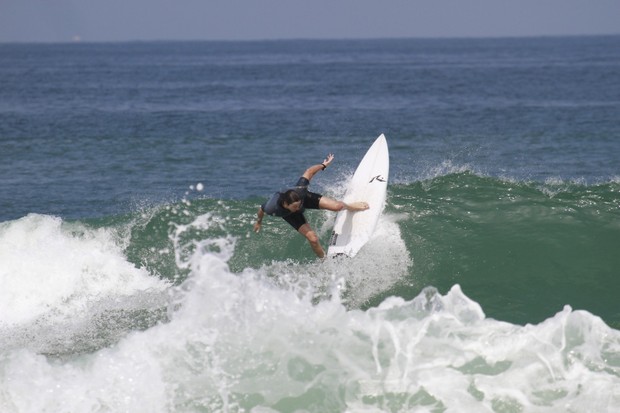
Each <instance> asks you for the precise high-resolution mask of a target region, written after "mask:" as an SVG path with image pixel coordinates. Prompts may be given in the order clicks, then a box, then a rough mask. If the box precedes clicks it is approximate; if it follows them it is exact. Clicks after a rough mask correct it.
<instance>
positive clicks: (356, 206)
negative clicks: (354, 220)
mask: <svg viewBox="0 0 620 413" xmlns="http://www.w3.org/2000/svg"><path fill="white" fill-rule="evenodd" d="M368 208H370V206H369V205H368V202H351V203H350V204H347V209H348V210H349V211H365V210H367V209H368Z"/></svg>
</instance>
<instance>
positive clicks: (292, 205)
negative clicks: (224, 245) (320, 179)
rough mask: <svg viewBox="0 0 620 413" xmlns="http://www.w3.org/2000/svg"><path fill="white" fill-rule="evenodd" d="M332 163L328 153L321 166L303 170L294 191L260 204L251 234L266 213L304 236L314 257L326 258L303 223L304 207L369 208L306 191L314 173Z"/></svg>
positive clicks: (330, 209)
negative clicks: (281, 219)
mask: <svg viewBox="0 0 620 413" xmlns="http://www.w3.org/2000/svg"><path fill="white" fill-rule="evenodd" d="M333 160H334V154H331V153H330V154H329V155H327V158H325V160H324V161H323V162H322V163H320V164H317V165H313V166H311V167H309V168H308V169H306V172H304V174H303V175H302V176H301V178H299V180H298V181H297V184H295V186H294V187H293V188H290V189H289V190H287V191H285V192H276V193H275V194H274V195H273V196H272V197H271V198H270V199H269V201H267V202H265V203H264V204H263V205H261V207H260V208H259V209H258V217H257V220H256V223H255V224H254V231H256V232H258V231H260V229H261V225H262V222H263V217H264V216H265V214H267V215H274V216H277V217H282V218H284V220H285V221H286V222H288V223H289V224H291V226H292V227H293V228H295V229H296V230H297V231H298V232H299V233H300V234H301V235H303V236H304V237H306V239H307V240H308V242H309V243H310V246H311V247H312V251H314V253H315V254H316V255H317V257H319V258H323V257H324V256H325V251H324V250H323V247H321V244H320V243H319V237H318V236H317V235H316V233H315V232H314V231H313V230H312V228H310V225H309V224H308V222H307V221H306V217H305V216H304V210H305V209H306V208H308V209H327V210H329V211H341V210H343V209H347V210H349V211H363V210H366V209H368V203H366V202H353V203H351V204H345V203H344V202H342V201H335V200H333V199H329V198H327V197H325V196H322V195H320V194H315V193H314V192H310V191H308V186H309V185H310V180H311V179H312V177H313V176H314V175H315V174H316V173H317V172H319V171H323V170H325V168H327V167H328V166H329V164H331V163H332V161H333Z"/></svg>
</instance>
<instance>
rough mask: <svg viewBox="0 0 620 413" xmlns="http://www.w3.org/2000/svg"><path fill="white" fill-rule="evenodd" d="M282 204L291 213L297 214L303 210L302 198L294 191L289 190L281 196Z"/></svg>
mask: <svg viewBox="0 0 620 413" xmlns="http://www.w3.org/2000/svg"><path fill="white" fill-rule="evenodd" d="M280 204H281V205H282V207H284V208H285V209H288V210H289V211H291V212H297V211H299V210H300V209H301V204H302V202H301V198H300V196H299V194H298V193H297V192H295V191H294V190H293V189H289V190H288V191H286V192H285V193H283V194H282V195H280Z"/></svg>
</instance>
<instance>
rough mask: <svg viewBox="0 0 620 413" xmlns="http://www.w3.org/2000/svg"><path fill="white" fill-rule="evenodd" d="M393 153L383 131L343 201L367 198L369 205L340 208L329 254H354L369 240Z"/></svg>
mask: <svg viewBox="0 0 620 413" xmlns="http://www.w3.org/2000/svg"><path fill="white" fill-rule="evenodd" d="M389 171H390V156H389V153H388V146H387V141H386V140H385V136H384V135H383V134H381V136H379V137H378V138H377V139H376V140H375V142H374V143H373V144H372V146H371V147H370V149H368V152H366V155H364V158H363V159H362V161H361V162H360V164H359V165H358V167H357V169H356V170H355V173H354V174H353V178H351V182H349V186H348V187H347V191H346V193H345V196H344V199H343V201H344V202H345V203H350V202H358V201H365V202H368V205H369V206H370V208H369V209H367V210H365V211H358V212H351V211H340V212H338V215H336V222H335V224H334V230H333V232H332V236H331V239H330V241H329V248H328V249H327V255H328V256H329V255H338V254H345V255H347V256H349V257H353V256H355V254H357V253H358V251H359V250H360V249H361V248H362V247H363V246H364V244H366V243H367V242H368V240H369V239H370V237H371V236H372V234H373V232H374V231H375V227H376V226H377V222H378V221H379V217H380V216H381V213H382V212H383V207H384V206H385V197H386V193H387V184H388V175H389Z"/></svg>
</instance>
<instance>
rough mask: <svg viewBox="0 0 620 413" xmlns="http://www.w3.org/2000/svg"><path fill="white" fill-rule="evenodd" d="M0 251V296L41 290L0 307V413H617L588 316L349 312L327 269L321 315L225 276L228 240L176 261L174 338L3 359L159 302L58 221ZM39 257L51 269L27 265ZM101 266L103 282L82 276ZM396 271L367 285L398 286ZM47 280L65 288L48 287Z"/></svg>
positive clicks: (614, 369)
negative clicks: (116, 312) (76, 323)
mask: <svg viewBox="0 0 620 413" xmlns="http://www.w3.org/2000/svg"><path fill="white" fill-rule="evenodd" d="M214 224H217V225H220V224H221V223H220V224H218V223H217V220H216V219H214V218H213V217H211V216H209V215H207V216H203V217H200V218H199V219H197V220H196V221H195V222H194V224H192V225H200V226H203V227H204V226H209V225H214ZM186 229H187V227H179V228H178V230H177V232H176V233H175V234H173V235H174V237H176V239H181V238H182V237H181V236H180V234H181V233H182V232H183V231H185V230H186ZM0 239H1V240H2V241H1V242H2V244H1V245H2V247H3V255H2V257H1V258H2V260H1V261H0V263H1V264H2V266H3V267H2V277H3V278H2V280H3V281H5V280H7V278H6V277H7V275H6V274H10V273H15V270H16V269H18V268H20V265H19V261H18V258H22V259H28V260H29V261H30V263H28V264H26V263H25V264H24V265H28V266H29V267H28V268H29V271H33V272H34V273H35V274H37V275H36V278H35V281H36V282H32V283H28V282H26V281H24V280H22V281H21V282H18V281H15V280H13V281H12V282H13V283H14V284H15V283H16V284H17V285H16V286H14V284H11V285H12V286H11V287H10V288H12V289H11V290H9V289H8V288H7V289H5V285H8V284H4V283H3V284H2V297H3V298H6V299H9V300H12V302H13V303H16V305H20V306H21V307H20V308H21V309H23V311H25V312H26V314H20V313H18V312H16V311H13V310H12V309H10V308H9V307H8V306H4V307H2V313H1V317H2V318H1V319H0V322H2V325H3V329H2V331H1V332H0V334H2V341H0V345H1V346H2V347H0V411H1V412H44V411H50V412H149V413H152V412H202V411H208V412H211V411H213V412H215V411H231V412H236V411H254V412H273V411H280V412H289V411H290V412H293V411H321V412H330V411H334V412H336V411H350V412H384V411H389V412H405V411H407V412H554V413H555V412H597V413H601V412H610V413H611V412H616V411H619V410H620V392H619V389H620V332H618V331H616V330H613V329H610V328H609V327H607V326H606V325H605V324H604V323H603V322H602V321H601V320H600V319H599V318H598V317H596V316H593V315H591V314H589V313H587V312H583V311H572V310H571V309H570V308H569V307H566V308H565V309H564V310H563V311H562V312H560V313H558V314H556V315H555V316H553V317H551V318H549V319H548V320H546V321H545V322H543V323H540V324H538V325H527V326H518V325H513V324H509V323H505V322H499V321H496V320H492V319H487V318H485V316H484V313H483V310H482V309H481V308H480V306H479V305H478V304H477V303H475V302H473V301H471V300H470V299H468V298H467V297H466V296H465V294H463V292H462V291H461V289H460V288H459V286H454V287H453V288H452V289H451V290H450V291H449V292H447V293H446V294H445V295H441V294H439V293H438V292H437V291H435V290H434V289H432V288H427V289H425V290H424V291H423V292H422V293H421V294H420V295H419V296H418V297H416V298H415V299H413V300H411V301H405V300H403V299H401V298H397V297H392V298H389V299H387V300H385V301H384V302H383V303H382V304H381V305H380V306H378V307H376V308H371V309H369V310H367V311H361V310H349V309H347V306H345V305H344V304H343V302H342V301H341V294H340V291H341V290H340V289H341V288H344V287H343V284H342V283H341V282H340V281H339V280H340V279H341V278H342V277H343V276H348V274H349V273H350V272H351V271H353V270H352V269H351V268H349V269H347V271H348V272H347V273H339V272H337V271H338V270H337V268H338V267H330V266H329V265H325V266H324V272H325V274H323V276H324V277H325V279H331V280H332V282H331V283H327V284H326V285H325V286H324V288H326V289H330V291H329V294H326V295H325V297H329V298H326V299H324V300H322V301H320V302H318V303H317V302H315V301H313V297H314V294H313V293H312V292H311V291H308V290H309V289H310V290H311V289H314V288H316V285H315V284H313V283H312V282H311V281H309V280H307V279H306V277H305V275H304V273H303V271H304V268H303V267H294V268H293V269H292V271H294V272H295V277H293V278H290V277H289V281H290V282H288V283H283V282H281V281H282V279H283V278H284V277H285V276H286V274H279V277H273V276H272V275H273V274H270V276H267V275H266V273H267V272H271V273H273V272H274V271H275V272H277V271H279V269H278V268H277V267H272V268H270V269H269V271H266V270H265V269H261V270H253V269H247V270H245V271H244V272H242V273H241V274H233V273H231V272H230V271H229V269H228V266H227V264H226V260H227V259H228V258H229V257H230V255H231V254H232V252H233V249H234V240H233V239H231V238H228V237H224V238H221V239H212V240H204V241H202V242H196V243H195V248H194V249H193V251H194V252H193V254H189V255H184V254H179V255H178V256H177V259H178V261H179V262H178V264H179V265H180V266H183V267H186V268H187V269H189V270H190V272H191V275H190V277H189V278H188V279H187V281H186V282H185V283H184V284H183V285H181V286H180V287H176V288H169V289H168V293H169V302H168V304H169V321H168V322H165V323H160V324H157V325H155V326H151V327H150V328H147V329H146V330H144V331H139V330H135V331H133V332H130V333H127V334H126V335H125V336H124V337H123V338H122V339H120V340H119V341H115V342H114V343H113V344H110V345H109V346H108V347H106V348H103V349H101V350H97V351H91V352H81V353H79V354H67V352H66V351H65V352H64V355H63V356H62V357H51V356H45V355H42V354H41V351H39V350H38V347H37V346H34V347H31V346H28V345H25V346H15V345H13V344H12V337H11V336H10V332H11V328H15V327H16V326H17V327H20V326H21V327H24V328H26V327H28V328H30V329H29V330H28V331H29V332H30V333H31V334H32V335H33V338H34V341H35V342H37V341H42V337H37V334H41V335H43V336H44V335H45V334H46V330H45V328H41V329H38V330H37V329H36V328H35V327H32V323H33V320H40V321H39V326H40V325H45V324H46V323H48V322H49V320H50V319H51V320H52V321H51V322H52V323H55V322H58V320H66V319H67V317H69V318H70V317H77V319H78V320H79V319H82V318H83V319H88V317H86V316H85V315H86V314H88V313H89V312H91V311H94V312H95V313H98V312H100V309H98V307H97V306H96V305H94V304H93V303H98V302H101V301H102V300H103V301H107V300H111V299H116V298H119V297H131V296H133V297H142V294H147V293H146V292H145V288H144V287H145V286H147V285H148V286H149V288H151V289H153V290H156V291H161V288H162V286H163V283H162V282H161V281H159V280H157V279H156V278H154V277H152V276H148V275H147V274H146V273H145V272H144V271H142V270H138V269H136V268H135V267H133V266H132V265H131V264H129V263H128V262H127V261H126V260H125V259H123V257H122V254H121V253H120V249H119V248H118V247H114V245H115V242H113V239H114V237H113V236H112V235H111V234H109V233H106V232H105V231H103V232H101V231H94V232H89V231H88V230H86V229H84V228H82V230H81V232H77V233H76V232H73V233H72V232H67V231H66V229H63V225H62V223H61V222H60V221H59V220H56V219H53V218H49V217H32V216H29V217H27V218H25V219H24V220H20V221H14V222H13V223H11V224H10V226H8V227H7V226H4V227H2V228H1V229H0ZM37 240H38V241H37ZM43 240H46V241H45V242H43ZM48 243H51V245H52V246H51V247H50V248H51V250H50V252H49V253H48V254H46V255H42V256H32V255H29V254H33V253H35V251H36V250H38V249H45V248H44V247H45V245H47V244H48ZM33 245H35V246H36V248H32V246H33ZM5 248H13V249H12V250H11V251H9V252H6V251H5ZM29 249H30V250H29ZM72 251H73V252H76V253H75V254H73V255H71V254H72V253H71V252H72ZM20 253H21V255H20ZM101 255H103V257H104V258H101ZM69 257H70V258H71V259H69ZM77 257H81V258H79V259H78V258H77ZM37 262H38V265H37V264H36V263H37ZM103 263H106V264H107V265H108V266H106V267H105V268H107V269H108V270H106V271H104V272H102V273H97V274H98V275H93V274H92V273H90V272H88V271H86V274H84V268H91V267H93V268H94V267H96V265H99V264H103ZM77 264H79V265H77ZM110 266H111V267H110ZM353 267H354V266H353ZM48 268H56V269H55V270H54V271H53V272H52V271H48ZM74 268H78V269H80V270H74ZM110 268H111V269H110ZM287 268H288V270H287V271H290V270H291V268H290V267H287ZM7 269H8V270H10V271H7ZM74 271H78V273H80V274H81V275H80V276H77V275H75V272H74ZM80 271H81V272H80ZM391 271H392V269H391V268H389V267H388V268H385V270H384V271H383V272H378V273H377V274H376V277H377V278H378V279H379V280H381V279H385V280H387V281H386V282H393V280H394V277H393V276H392V274H391ZM39 272H43V274H39ZM45 274H54V276H55V277H56V278H62V277H67V278H68V279H67V280H64V279H63V280H56V283H53V282H48V281H47V280H46V277H45ZM20 275H21V277H22V278H23V277H26V278H28V277H29V276H30V277H34V276H35V275H32V274H31V273H30V272H28V271H26V270H24V272H22V273H20ZM309 276H312V274H310V275H309ZM134 278H135V280H134ZM84 280H86V281H84ZM37 283H40V284H42V285H41V286H40V288H39V287H35V286H36V285H37ZM57 284H58V285H59V286H60V287H58V289H55V288H56V285H57ZM354 284H355V283H354ZM65 285H71V287H70V288H69V287H66V286H65ZM44 287H45V288H44ZM13 288H15V289H13ZM29 288H30V290H28V289H29ZM24 289H26V290H28V291H32V294H31V298H30V300H29V301H26V302H22V301H20V299H19V298H18V296H19V294H20V291H21V290H24ZM47 289H52V290H54V291H47ZM350 294H351V295H353V296H354V295H355V294H354V293H350ZM147 295H148V294H147ZM344 296H345V297H346V296H347V293H346V292H345V294H344ZM73 297H80V299H79V300H78V299H77V298H73ZM129 301H130V300H129ZM138 301H139V299H138ZM119 302H120V305H121V306H122V305H125V303H126V302H125V301H124V300H122V299H121V300H120V301H119ZM108 308H109V307H108ZM5 311H6V313H5ZM64 325H65V326H66V327H68V328H72V327H71V326H72V324H71V323H68V322H67V323H65V324H64ZM7 326H10V328H9V327H7ZM7 328H8V330H7ZM6 334H9V336H6ZM57 334H60V333H57ZM68 337H71V334H70V333H68ZM43 338H44V337H43ZM19 347H24V348H19ZM64 349H65V350H66V346H65V348H64ZM46 350H47V351H50V350H51V349H50V348H49V346H48V348H47V349H46ZM52 352H53V351H52Z"/></svg>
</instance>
